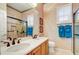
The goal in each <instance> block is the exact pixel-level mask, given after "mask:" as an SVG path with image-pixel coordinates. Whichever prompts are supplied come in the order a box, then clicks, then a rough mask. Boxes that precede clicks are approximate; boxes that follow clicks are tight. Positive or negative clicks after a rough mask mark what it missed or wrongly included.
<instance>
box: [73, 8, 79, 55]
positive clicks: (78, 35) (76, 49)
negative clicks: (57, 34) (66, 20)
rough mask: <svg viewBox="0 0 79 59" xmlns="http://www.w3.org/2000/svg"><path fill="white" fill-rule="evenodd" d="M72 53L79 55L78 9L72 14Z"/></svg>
mask: <svg viewBox="0 0 79 59" xmlns="http://www.w3.org/2000/svg"><path fill="white" fill-rule="evenodd" d="M73 17H74V20H73V29H74V32H73V33H74V37H73V53H74V54H75V55H79V9H78V10H77V11H76V12H75V13H74V14H73Z"/></svg>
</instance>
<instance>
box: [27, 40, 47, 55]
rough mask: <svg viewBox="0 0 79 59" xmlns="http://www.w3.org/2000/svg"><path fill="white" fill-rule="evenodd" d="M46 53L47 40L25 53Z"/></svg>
mask: <svg viewBox="0 0 79 59" xmlns="http://www.w3.org/2000/svg"><path fill="white" fill-rule="evenodd" d="M47 54H48V40H47V41H45V42H43V43H42V44H41V45H39V46H38V47H36V48H35V49H34V50H32V51H31V52H30V53H28V54H27V55H47Z"/></svg>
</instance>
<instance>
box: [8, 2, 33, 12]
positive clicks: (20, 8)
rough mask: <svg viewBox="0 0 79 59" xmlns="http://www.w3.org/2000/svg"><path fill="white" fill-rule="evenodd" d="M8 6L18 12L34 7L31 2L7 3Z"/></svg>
mask: <svg viewBox="0 0 79 59" xmlns="http://www.w3.org/2000/svg"><path fill="white" fill-rule="evenodd" d="M8 6H9V7H11V8H13V9H16V10H17V11H19V12H24V11H27V10H30V9H32V8H33V7H34V6H33V4H32V3H8Z"/></svg>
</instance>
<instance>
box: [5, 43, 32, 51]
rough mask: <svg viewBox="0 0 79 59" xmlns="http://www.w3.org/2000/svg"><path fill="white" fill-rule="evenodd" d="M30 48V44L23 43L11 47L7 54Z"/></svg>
mask: <svg viewBox="0 0 79 59" xmlns="http://www.w3.org/2000/svg"><path fill="white" fill-rule="evenodd" d="M29 46H30V44H27V43H23V44H19V45H14V46H11V47H9V48H8V49H7V50H6V51H7V52H17V51H20V50H22V49H24V48H28V47H29Z"/></svg>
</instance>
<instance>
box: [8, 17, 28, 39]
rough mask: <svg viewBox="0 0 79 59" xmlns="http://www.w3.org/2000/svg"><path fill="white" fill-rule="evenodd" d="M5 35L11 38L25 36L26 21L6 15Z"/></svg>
mask: <svg viewBox="0 0 79 59" xmlns="http://www.w3.org/2000/svg"><path fill="white" fill-rule="evenodd" d="M7 27H8V29H7V35H8V37H11V38H18V37H24V36H26V29H27V22H26V21H22V20H20V19H17V18H13V17H9V16H8V25H7Z"/></svg>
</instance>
